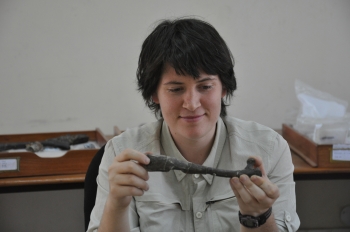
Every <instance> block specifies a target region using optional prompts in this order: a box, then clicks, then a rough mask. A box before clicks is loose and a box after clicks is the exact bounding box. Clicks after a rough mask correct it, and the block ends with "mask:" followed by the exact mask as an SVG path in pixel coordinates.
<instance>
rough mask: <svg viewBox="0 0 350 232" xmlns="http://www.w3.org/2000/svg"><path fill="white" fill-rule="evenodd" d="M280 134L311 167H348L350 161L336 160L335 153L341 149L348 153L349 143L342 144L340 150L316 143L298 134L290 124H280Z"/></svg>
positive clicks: (332, 146)
mask: <svg viewBox="0 0 350 232" xmlns="http://www.w3.org/2000/svg"><path fill="white" fill-rule="evenodd" d="M282 136H283V137H284V139H285V140H287V142H288V144H289V147H290V149H291V150H293V151H294V152H295V153H296V154H297V155H299V156H300V157H301V158H303V159H304V160H305V161H306V162H307V163H308V164H309V165H310V166H312V167H322V168H348V167H350V161H340V160H337V158H336V154H337V152H338V151H342V152H345V153H349V154H350V145H344V146H343V148H341V150H338V149H336V148H337V146H336V145H332V144H316V143H315V142H313V141H312V140H311V139H309V138H307V137H305V136H304V135H302V134H300V133H299V132H297V131H296V130H294V129H293V128H292V127H291V126H289V125H286V124H283V125H282Z"/></svg>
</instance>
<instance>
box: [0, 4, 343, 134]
mask: <svg viewBox="0 0 350 232" xmlns="http://www.w3.org/2000/svg"><path fill="white" fill-rule="evenodd" d="M185 15H196V16H199V17H201V18H202V19H204V20H206V21H209V22H210V23H212V24H213V25H214V26H215V27H216V28H217V30H218V31H219V33H220V34H221V35H222V37H223V38H224V39H225V40H226V41H227V43H228V45H229V47H230V49H231V50H232V53H233V55H234V57H235V61H236V67H235V71H236V75H237V81H238V90H237V91H236V92H235V97H234V98H233V100H232V104H231V106H230V108H229V109H228V112H229V114H230V115H233V116H236V117H239V118H242V119H246V120H254V121H257V122H260V123H262V124H265V125H267V126H270V127H272V128H276V129H277V128H281V124H282V122H284V120H285V114H286V111H287V110H288V109H293V108H296V107H297V106H298V102H297V100H296V97H295V93H294V80H295V79H296V78H298V79H300V80H302V81H304V82H306V83H308V84H310V85H312V86H314V87H315V88H317V89H320V90H323V91H327V92H329V93H331V94H333V95H335V96H337V97H338V98H341V99H344V100H347V101H348V100H350V91H349V86H350V26H349V23H350V1H346V0H344V1H339V0H333V1H324V0H323V1H319V0H310V1H301V0H298V1H280V0H270V1H258V0H256V1H252V0H248V1H237V0H226V1H224V0H220V1H203V0H191V1H188V0H178V1H164V0H149V1H135V0H130V1H116V0H110V1H107V0H106V1H92V0H65V1H47V0H31V1H20V0H0V134H17V133H32V132H51V131H71V130H90V129H92V130H93V129H95V128H96V127H99V128H101V129H102V131H103V132H104V133H105V134H112V132H113V130H112V128H113V126H114V125H117V126H119V128H121V129H125V128H128V127H133V126H137V125H139V124H140V123H144V122H149V121H153V120H154V119H155V118H154V116H153V115H152V114H151V113H150V111H149V110H148V109H147V108H146V107H145V106H144V103H143V100H142V98H141V95H140V94H139V93H138V92H137V91H136V83H135V79H136V77H135V72H136V67H137V60H138V55H139V52H140V47H141V43H142V42H143V40H144V39H145V37H146V36H147V35H148V33H150V31H151V30H152V28H153V26H154V23H155V22H156V21H157V20H160V19H163V18H169V17H178V16H185Z"/></svg>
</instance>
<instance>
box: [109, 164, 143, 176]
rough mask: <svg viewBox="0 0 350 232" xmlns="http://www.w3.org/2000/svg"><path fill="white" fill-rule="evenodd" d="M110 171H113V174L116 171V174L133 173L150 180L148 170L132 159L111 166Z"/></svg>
mask: <svg viewBox="0 0 350 232" xmlns="http://www.w3.org/2000/svg"><path fill="white" fill-rule="evenodd" d="M109 172H111V174H112V173H114V175H118V174H133V175H135V176H138V177H139V178H142V179H143V180H148V178H149V175H148V172H147V170H146V169H144V168H143V167H141V166H140V165H139V164H137V163H135V162H133V161H131V160H129V161H125V162H121V163H117V164H115V165H113V166H110V168H109Z"/></svg>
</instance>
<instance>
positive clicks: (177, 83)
mask: <svg viewBox="0 0 350 232" xmlns="http://www.w3.org/2000/svg"><path fill="white" fill-rule="evenodd" d="M225 95H226V91H225V90H224V89H223V86H222V83H221V81H220V79H219V77H218V75H208V74H206V73H203V72H201V73H200V76H199V78H197V79H194V78H193V77H192V76H187V75H186V76H182V75H178V74H177V73H176V72H175V70H174V68H172V67H171V66H170V65H168V66H167V67H166V68H165V71H164V73H163V75H162V77H161V80H160V83H159V85H158V88H157V91H156V93H155V94H154V95H153V101H154V102H155V103H157V104H159V105H160V109H161V112H162V115H163V118H164V120H165V122H166V123H167V124H168V126H169V130H170V133H171V135H172V137H173V138H174V140H175V141H176V142H180V141H183V140H184V139H189V140H201V139H202V140H203V141H207V139H211V138H212V137H213V136H214V133H215V128H216V122H217V120H218V118H219V116H220V112H221V99H222V98H223V97H224V96H225Z"/></svg>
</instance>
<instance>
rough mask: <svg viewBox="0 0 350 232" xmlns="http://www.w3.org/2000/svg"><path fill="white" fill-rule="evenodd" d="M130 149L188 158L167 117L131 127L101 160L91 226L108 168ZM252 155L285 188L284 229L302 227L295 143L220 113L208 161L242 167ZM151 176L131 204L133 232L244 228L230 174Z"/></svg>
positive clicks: (280, 213)
mask: <svg viewBox="0 0 350 232" xmlns="http://www.w3.org/2000/svg"><path fill="white" fill-rule="evenodd" d="M126 148H133V149H136V150H138V151H141V152H147V151H151V152H153V154H155V155H158V154H159V155H167V156H172V157H176V158H178V159H182V160H185V159H184V158H183V157H182V155H181V154H180V152H179V151H178V149H177V148H176V146H175V144H174V142H173V140H172V138H171V135H170V133H169V130H168V128H167V125H166V123H165V122H163V121H159V122H156V123H152V124H147V125H144V126H142V127H141V128H135V129H131V130H127V131H125V132H124V133H123V134H121V135H120V136H118V137H115V138H113V139H112V140H110V141H109V142H108V143H107V145H106V149H105V154H104V157H103V160H102V162H101V165H100V172H99V176H98V178H97V182H98V191H97V198H96V205H95V207H94V209H93V212H92V214H91V221H90V225H89V230H88V231H94V230H95V229H96V228H98V226H99V222H100V219H101V216H102V212H103V208H104V204H105V202H106V199H107V195H108V189H109V186H108V185H109V184H108V173H107V170H108V167H109V165H110V164H111V163H112V161H113V158H114V157H115V156H116V155H117V154H119V153H120V152H121V151H122V150H124V149H126ZM251 155H257V156H261V157H262V159H263V163H264V167H265V169H266V172H267V175H268V177H269V179H270V180H271V181H272V182H274V183H275V184H276V185H277V186H278V188H279V190H280V197H279V198H278V199H277V200H276V202H275V203H274V205H273V212H274V215H275V220H276V223H277V225H278V227H279V229H280V231H296V230H297V228H298V227H299V225H300V222H299V218H298V216H297V214H296V204H295V183H294V181H293V170H294V167H293V164H292V162H291V155H290V150H289V147H288V145H287V143H286V141H285V140H284V139H283V138H282V137H281V136H280V135H279V134H277V133H276V132H274V131H273V130H271V129H269V128H267V127H264V126H262V125H259V124H257V123H254V122H246V121H242V120H239V119H235V118H231V117H226V118H224V119H223V120H222V119H221V118H220V119H219V120H218V123H217V130H216V136H215V141H214V144H213V147H212V150H211V152H210V154H209V156H208V158H207V160H206V161H205V162H204V164H203V165H205V166H211V167H215V168H222V169H231V170H239V169H243V168H244V167H245V166H246V160H247V158H248V157H249V156H251ZM149 176H150V178H149V180H148V184H149V187H150V188H149V190H148V191H147V192H145V193H144V195H143V196H140V197H134V198H133V200H132V202H131V204H130V215H129V219H130V225H131V231H152V232H154V231H186V232H192V231H200V232H206V231H208V232H209V231H211V232H212V231H215V232H220V231H239V228H240V223H239V220H238V211H239V208H238V203H237V200H236V198H235V196H234V193H233V191H232V189H231V187H230V184H229V179H228V178H223V177H214V176H211V175H196V174H194V175H192V174H185V173H183V172H181V171H177V170H175V171H170V172H164V173H163V172H150V173H149Z"/></svg>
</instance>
